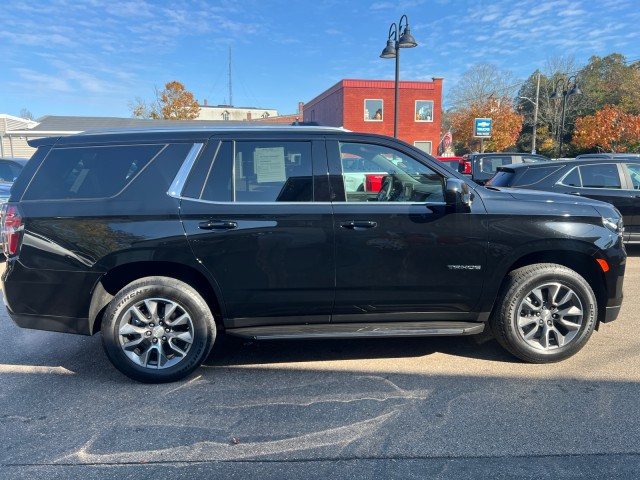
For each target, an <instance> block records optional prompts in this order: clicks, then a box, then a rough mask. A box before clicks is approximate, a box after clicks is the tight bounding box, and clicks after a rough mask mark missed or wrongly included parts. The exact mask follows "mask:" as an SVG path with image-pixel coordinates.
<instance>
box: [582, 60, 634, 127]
mask: <svg viewBox="0 0 640 480" xmlns="http://www.w3.org/2000/svg"><path fill="white" fill-rule="evenodd" d="M578 81H579V85H580V89H581V90H582V93H583V95H582V99H581V104H580V107H581V110H582V113H583V114H586V115H591V114H594V113H595V112H596V111H598V110H602V109H603V108H604V106H605V105H617V106H619V107H620V108H621V109H622V110H623V111H624V112H626V113H633V114H639V113H640V65H639V64H638V63H637V62H636V63H635V64H631V65H627V60H626V58H625V57H624V55H621V54H619V53H612V54H611V55H607V56H606V57H602V58H601V57H598V56H592V57H591V58H590V59H589V63H588V64H587V65H586V66H585V67H584V68H582V69H581V70H580V73H579V74H578Z"/></svg>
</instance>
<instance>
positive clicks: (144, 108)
mask: <svg viewBox="0 0 640 480" xmlns="http://www.w3.org/2000/svg"><path fill="white" fill-rule="evenodd" d="M158 96H159V93H158V89H157V88H156V99H155V100H154V101H153V102H151V103H147V101H146V100H144V99H143V98H140V97H136V98H135V100H133V101H130V102H129V110H131V116H132V117H136V118H151V119H154V120H158V119H160V118H162V112H161V111H160V103H159V101H158Z"/></svg>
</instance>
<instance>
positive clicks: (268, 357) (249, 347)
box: [204, 335, 523, 366]
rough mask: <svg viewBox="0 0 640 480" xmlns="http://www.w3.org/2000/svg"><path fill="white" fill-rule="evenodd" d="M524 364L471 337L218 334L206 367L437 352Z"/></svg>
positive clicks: (397, 356)
mask: <svg viewBox="0 0 640 480" xmlns="http://www.w3.org/2000/svg"><path fill="white" fill-rule="evenodd" d="M437 353H440V354H445V355H452V356H455V357H464V358H472V359H476V360H488V361H492V362H506V363H523V362H521V361H520V360H519V359H517V358H515V357H513V356H512V355H510V354H509V353H508V352H506V351H505V350H504V349H503V348H502V347H500V345H498V343H497V342H496V341H495V340H494V339H490V340H486V341H485V340H484V339H481V338H480V337H479V336H469V337H404V338H375V339H340V340H273V341H251V340H245V339H241V338H238V337H234V336H231V335H218V338H217V339H216V343H215V345H214V347H213V350H212V352H211V354H210V355H209V358H207V360H206V361H205V362H204V364H205V365H207V366H242V365H249V364H264V365H269V364H276V363H304V362H318V361H340V360H367V359H371V360H380V359H386V358H388V359H393V358H417V357H424V356H429V355H434V354H437Z"/></svg>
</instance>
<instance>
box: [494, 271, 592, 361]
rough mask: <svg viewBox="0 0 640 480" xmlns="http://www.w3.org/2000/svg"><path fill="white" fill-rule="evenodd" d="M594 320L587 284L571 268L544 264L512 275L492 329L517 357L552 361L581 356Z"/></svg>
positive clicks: (504, 291)
mask: <svg viewBox="0 0 640 480" xmlns="http://www.w3.org/2000/svg"><path fill="white" fill-rule="evenodd" d="M596 319H597V303H596V298H595V295H594V293H593V290H592V289H591V287H590V286H589V284H588V283H587V281H586V280H585V279H584V278H583V277H581V276H580V275H579V274H578V273H576V272H575V271H573V270H571V269H569V268H567V267H564V266H562V265H556V264H551V263H542V264H535V265H528V266H525V267H522V268H519V269H517V270H514V271H513V272H511V273H509V275H508V277H507V279H506V280H505V283H504V285H503V287H502V291H501V296H500V299H499V304H498V305H497V306H496V310H495V311H494V314H493V316H492V318H491V328H492V330H493V333H494V335H495V337H496V339H497V340H498V342H499V343H500V344H501V345H502V346H503V347H504V348H506V349H507V350H508V351H509V352H511V353H512V354H513V355H515V356H516V357H518V358H520V359H522V360H525V361H527V362H532V363H550V362H557V361H560V360H564V359H565V358H568V357H570V356H572V355H574V354H575V353H577V352H578V351H579V350H580V349H581V348H582V347H583V346H584V345H585V344H586V343H587V340H589V337H590V336H591V334H592V333H593V329H594V327H595V324H596Z"/></svg>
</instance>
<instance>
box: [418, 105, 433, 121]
mask: <svg viewBox="0 0 640 480" xmlns="http://www.w3.org/2000/svg"><path fill="white" fill-rule="evenodd" d="M416 122H433V100H416Z"/></svg>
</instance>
